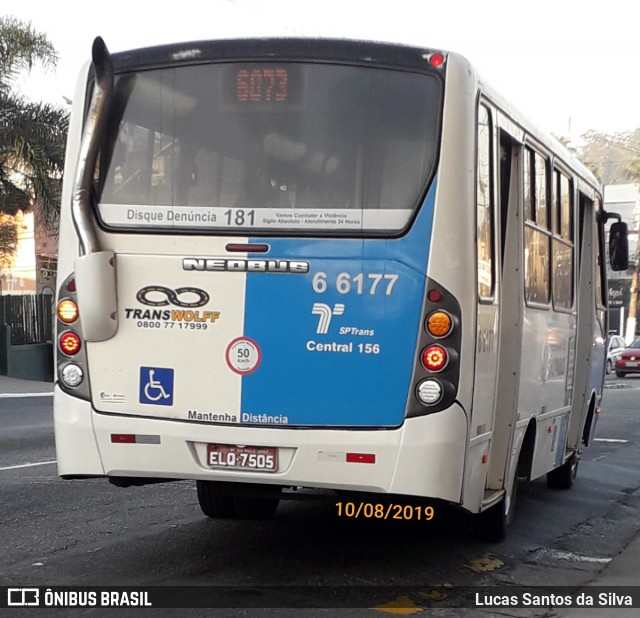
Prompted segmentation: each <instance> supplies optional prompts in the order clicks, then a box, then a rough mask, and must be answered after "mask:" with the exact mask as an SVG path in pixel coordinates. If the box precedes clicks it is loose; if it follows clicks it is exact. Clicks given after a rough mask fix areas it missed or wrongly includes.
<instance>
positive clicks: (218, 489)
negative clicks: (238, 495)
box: [196, 481, 238, 519]
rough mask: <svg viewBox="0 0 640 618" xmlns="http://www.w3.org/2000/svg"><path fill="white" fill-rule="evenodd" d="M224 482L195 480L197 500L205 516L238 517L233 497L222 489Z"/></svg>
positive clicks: (216, 517)
mask: <svg viewBox="0 0 640 618" xmlns="http://www.w3.org/2000/svg"><path fill="white" fill-rule="evenodd" d="M224 484H225V483H217V482H215V481H196V488H197V490H198V502H199V503H200V508H201V509H202V512H203V513H204V514H205V515H206V516H207V517H213V518H214V519H235V518H236V517H238V514H237V513H236V509H235V505H234V503H233V498H232V497H231V496H230V495H228V494H227V493H226V492H225V491H224V488H223V485H224Z"/></svg>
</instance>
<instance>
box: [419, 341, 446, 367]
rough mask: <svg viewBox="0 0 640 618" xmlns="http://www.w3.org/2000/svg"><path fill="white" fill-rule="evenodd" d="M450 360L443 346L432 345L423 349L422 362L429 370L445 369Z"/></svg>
mask: <svg viewBox="0 0 640 618" xmlns="http://www.w3.org/2000/svg"><path fill="white" fill-rule="evenodd" d="M448 360H449V358H448V356H447V352H446V351H445V349H444V348H443V347H442V346H439V345H430V346H429V347H428V348H425V349H424V350H423V351H422V364H423V365H424V366H425V368H426V369H428V370H429V371H440V370H442V369H444V367H445V365H446V364H447V361H448Z"/></svg>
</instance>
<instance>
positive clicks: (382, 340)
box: [241, 183, 435, 427]
mask: <svg viewBox="0 0 640 618" xmlns="http://www.w3.org/2000/svg"><path fill="white" fill-rule="evenodd" d="M434 194H435V183H434V184H433V186H432V187H431V190H430V191H429V194H428V196H427V199H426V200H425V203H424V204H423V206H422V208H421V210H420V213H419V215H418V218H417V220H416V222H415V224H414V225H413V227H412V229H411V231H410V232H409V233H408V234H407V235H405V236H404V237H403V238H399V239H393V240H390V239H365V240H362V239H299V238H292V239H284V238H280V239H268V240H266V241H265V239H264V238H260V239H250V242H267V243H268V244H269V245H270V247H271V250H270V253H269V257H270V258H275V259H278V258H286V259H299V260H306V261H308V262H309V264H310V272H309V273H308V274H306V275H297V274H264V273H248V274H247V289H246V305H245V307H246V309H245V329H244V335H245V337H248V338H250V339H252V340H253V341H255V342H256V343H257V344H258V345H259V346H260V350H261V353H262V354H261V362H260V366H259V367H258V368H257V369H256V370H255V371H254V372H253V373H251V374H250V375H245V376H243V378H242V396H241V411H242V417H241V420H242V421H243V422H245V423H266V424H272V423H276V424H285V423H286V424H290V425H323V426H327V425H329V426H352V427H366V426H378V427H394V426H398V425H400V424H402V422H403V420H404V414H405V406H406V401H407V396H408V394H409V389H410V381H411V372H412V368H413V363H414V358H415V354H416V353H417V351H416V341H417V337H418V329H419V328H420V327H421V325H420V323H419V321H420V311H421V308H422V299H423V297H424V286H425V277H426V268H427V260H428V252H429V245H430V240H431V228H432V219H433V203H434ZM258 257H264V255H262V256H258ZM318 273H324V275H318ZM341 273H347V274H348V278H347V277H346V276H345V275H342V277H339V276H340V275H341ZM360 274H361V275H362V277H361V278H360V277H358V275H360ZM394 275H398V278H397V280H395V281H394ZM314 276H315V277H316V288H317V289H318V290H322V289H323V288H324V285H325V283H326V291H324V292H319V291H316V290H314V285H313V281H314ZM347 279H348V285H349V286H350V291H349V292H348V293H340V292H339V291H338V283H339V282H340V286H339V287H340V289H341V290H342V291H343V292H344V291H345V288H346V286H347ZM376 282H377V284H376ZM374 284H375V293H374V294H371V291H372V286H373V285H374ZM389 290H390V294H387V291H389Z"/></svg>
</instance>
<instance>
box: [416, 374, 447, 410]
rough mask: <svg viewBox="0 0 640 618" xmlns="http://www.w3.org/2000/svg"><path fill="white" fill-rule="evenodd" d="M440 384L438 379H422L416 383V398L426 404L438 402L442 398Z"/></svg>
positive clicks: (430, 404)
mask: <svg viewBox="0 0 640 618" xmlns="http://www.w3.org/2000/svg"><path fill="white" fill-rule="evenodd" d="M442 392H443V391H442V384H440V382H438V380H433V379H427V380H422V382H420V384H418V399H420V401H421V402H422V403H424V404H426V405H428V406H432V405H434V404H436V403H438V402H439V401H440V400H441V399H442Z"/></svg>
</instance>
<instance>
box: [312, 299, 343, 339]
mask: <svg viewBox="0 0 640 618" xmlns="http://www.w3.org/2000/svg"><path fill="white" fill-rule="evenodd" d="M311 313H312V314H313V315H317V316H318V327H317V328H316V333H317V334H318V335H326V334H327V333H328V332H329V327H330V326H331V318H332V317H333V316H334V315H342V314H343V313H344V305H343V304H342V303H336V304H335V305H334V306H333V309H332V308H331V307H330V306H329V305H325V304H324V303H313V309H312V310H311Z"/></svg>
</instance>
